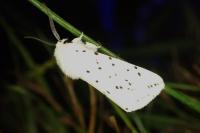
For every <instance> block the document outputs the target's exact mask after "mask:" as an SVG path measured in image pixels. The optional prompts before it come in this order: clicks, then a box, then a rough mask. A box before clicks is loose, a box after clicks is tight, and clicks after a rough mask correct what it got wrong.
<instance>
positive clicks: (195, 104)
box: [165, 86, 200, 113]
mask: <svg viewBox="0 0 200 133" xmlns="http://www.w3.org/2000/svg"><path fill="white" fill-rule="evenodd" d="M165 92H166V93H167V94H169V95H171V96H172V97H174V98H175V99H177V100H178V101H180V102H181V103H183V104H185V105H187V106H188V107H189V108H191V109H192V110H194V111H196V112H198V113H200V101H198V100H196V99H194V98H192V97H190V96H187V95H185V94H184V93H182V92H180V91H176V90H174V89H172V88H170V87H169V86H166V88H165Z"/></svg>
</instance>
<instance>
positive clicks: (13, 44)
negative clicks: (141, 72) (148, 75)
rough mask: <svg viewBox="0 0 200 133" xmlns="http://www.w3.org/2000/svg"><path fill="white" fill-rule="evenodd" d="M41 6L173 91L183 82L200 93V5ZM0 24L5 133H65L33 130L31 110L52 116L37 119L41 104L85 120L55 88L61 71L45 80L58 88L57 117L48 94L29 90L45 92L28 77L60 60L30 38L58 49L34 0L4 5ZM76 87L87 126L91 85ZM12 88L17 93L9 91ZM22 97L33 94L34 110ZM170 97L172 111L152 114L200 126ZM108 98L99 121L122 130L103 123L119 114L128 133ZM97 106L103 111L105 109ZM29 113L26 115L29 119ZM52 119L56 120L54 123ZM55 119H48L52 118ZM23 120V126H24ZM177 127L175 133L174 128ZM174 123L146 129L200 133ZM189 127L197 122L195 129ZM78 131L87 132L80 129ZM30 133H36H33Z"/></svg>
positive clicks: (98, 1)
mask: <svg viewBox="0 0 200 133" xmlns="http://www.w3.org/2000/svg"><path fill="white" fill-rule="evenodd" d="M41 2H44V3H45V4H46V5H47V6H48V7H49V8H50V9H51V10H53V11H54V12H56V13H57V14H58V15H59V16H61V17H62V18H63V19H65V20H66V21H67V22H69V23H70V24H72V25H73V26H75V27H76V28H77V29H79V30H80V31H82V32H83V33H84V34H86V35H88V36H90V37H91V38H93V39H94V40H96V41H98V42H100V43H101V44H102V46H104V47H106V48H108V49H109V50H110V51H113V52H114V53H115V54H116V55H118V56H120V57H121V58H123V59H125V60H127V61H129V62H131V63H133V64H136V65H139V66H142V67H145V68H147V69H150V70H152V71H155V72H157V73H158V74H159V75H161V76H162V77H163V79H164V80H165V81H166V84H167V85H168V83H173V84H176V83H183V84H190V85H194V86H195V87H199V86H200V78H199V77H200V68H199V65H200V56H199V52H200V47H199V42H200V39H199V38H200V21H199V12H200V10H199V5H200V2H199V1H198V0H193V1H189V0H148V1H139V0H132V1H131V0H129V1H128V0H85V1H83V0H62V1H56V0H49V1H41ZM0 24H1V25H0V27H1V28H0V66H1V69H0V72H1V76H0V83H1V88H2V89H1V94H0V97H1V98H0V102H1V107H0V108H1V117H0V121H1V123H0V124H1V127H0V132H2V133H7V132H19V133H20V132H54V131H58V130H57V128H58V129H59V131H58V132H62V131H61V130H60V129H62V128H59V126H57V127H56V126H55V127H53V129H52V130H51V129H50V130H47V129H48V128H47V127H48V126H47V127H45V126H44V125H45V124H43V123H45V122H46V121H43V120H40V121H34V122H35V123H34V124H32V125H35V126H34V127H32V128H27V127H28V126H27V124H26V120H27V119H28V118H29V117H28V116H30V114H28V113H29V112H30V110H31V111H32V112H33V114H34V115H33V116H34V118H35V119H37V120H38V118H40V115H43V113H44V114H46V113H45V111H47V110H45V111H44V110H43V111H41V112H42V113H38V112H40V111H38V108H39V107H38V105H39V104H38V103H40V104H41V103H42V105H41V106H45V107H46V108H48V111H49V110H50V112H51V111H52V112H53V113H52V114H54V115H55V119H56V120H57V119H58V118H60V116H62V115H61V114H63V112H65V113H67V114H68V115H69V116H71V115H72V119H70V120H72V121H78V120H77V119H78V118H77V119H76V117H75V119H73V118H74V112H73V110H70V109H68V108H69V105H70V104H71V103H70V102H66V99H65V97H67V96H66V95H64V93H70V92H67V90H65V89H63V86H62V85H60V86H59V82H57V81H54V80H55V77H58V79H57V80H61V79H62V76H61V75H62V74H61V72H60V71H59V70H58V69H57V67H56V65H53V67H52V66H51V69H48V70H46V69H45V71H43V70H42V74H43V76H44V78H45V80H46V81H47V83H48V85H49V86H51V87H50V88H49V91H50V95H51V97H52V98H53V99H55V101H57V102H58V103H59V104H60V106H61V107H62V108H63V110H62V111H60V110H59V111H58V110H56V109H55V107H54V106H53V107H52V106H51V102H50V103H49V101H48V100H44V99H46V98H45V96H44V95H42V94H43V93H42V94H41V93H39V92H37V90H34V89H26V88H31V87H30V86H28V87H27V86H26V83H27V82H28V83H29V82H31V83H33V84H36V85H38V87H41V88H42V85H41V86H40V83H38V78H30V77H28V76H27V73H31V72H32V73H35V70H38V68H41V67H40V65H42V64H45V62H47V63H48V61H49V60H51V58H53V49H54V48H53V47H49V46H44V44H42V43H40V42H38V41H35V40H32V39H25V38H24V37H25V36H33V37H37V38H40V39H42V40H46V41H48V42H51V43H56V39H55V38H54V36H53V35H52V32H51V29H50V26H49V20H48V17H47V16H46V15H45V14H43V13H42V12H41V11H39V10H38V9H37V8H36V7H34V6H33V5H32V4H31V3H30V2H29V1H28V0H27V1H26V0H15V1H14V0H1V1H0ZM56 28H57V31H58V33H59V34H60V36H61V38H69V39H70V40H71V39H73V38H75V36H73V35H72V34H71V33H70V32H68V31H66V30H65V29H63V28H62V27H61V26H59V25H58V24H56ZM19 43H20V44H23V45H22V46H23V47H24V48H25V49H26V50H25V51H24V50H20V48H21V46H20V45H18V44H19ZM23 52H27V53H28V54H30V55H31V57H32V59H33V60H34V62H35V64H36V66H37V67H38V68H36V67H35V66H34V67H29V66H30V65H28V63H27V62H26V61H24V60H25V59H24V58H26V55H25V56H24V57H23V56H22V55H23V54H24V53H23ZM27 60H29V59H27ZM37 83H38V84H37ZM29 85H30V84H29ZM11 86H12V87H13V86H18V87H19V86H20V87H22V88H21V89H20V90H17V91H16V90H15V89H16V88H15V89H14V91H13V88H12V87H11ZM58 86H59V88H61V89H58V90H57V89H56V88H57V87H58ZM74 86H75V88H78V87H79V86H81V87H82V88H83V89H82V88H81V90H76V93H77V97H78V99H79V100H80V101H81V102H80V104H81V106H83V107H87V109H86V108H83V110H84V112H85V115H84V117H85V121H88V119H89V115H90V114H89V108H90V107H89V105H88V101H89V90H88V89H86V88H87V85H86V84H85V83H83V82H81V81H75V85H74ZM10 87H11V88H12V89H8V88H10ZM33 88H34V87H33ZM36 88H37V87H36ZM172 88H173V87H172ZM179 88H180V87H179ZM188 88H190V87H188ZM18 89H19V88H18ZM84 89H85V91H84ZM86 90H87V91H86ZM18 91H20V94H18ZM23 91H27V92H26V94H27V93H28V95H31V98H30V97H28V98H30V99H31V100H30V103H29V104H28V105H29V106H30V108H28V109H30V110H28V109H27V107H26V106H25V105H26V104H25V103H24V101H26V100H23V99H24V97H23V96H21V93H22V92H23ZM197 92H198V93H197ZM197 92H193V91H192V92H191V91H189V92H188V91H187V92H185V94H188V95H190V96H192V97H194V98H197V99H198V98H199V91H197ZM23 93H25V92H23ZM29 93H30V94H29ZM62 93H63V94H62ZM96 93H97V94H96V95H97V99H102V96H99V95H101V94H99V93H98V92H96ZM163 95H164V96H162V100H161V101H162V102H161V104H165V105H160V104H159V103H158V104H156V105H155V107H158V108H155V109H153V110H155V111H153V114H156V113H157V112H159V113H160V114H162V115H163V116H166V118H168V115H169V116H173V117H175V120H176V118H177V119H179V120H180V121H181V122H182V123H184V122H186V123H185V124H186V125H187V122H188V121H187V120H188V119H185V117H184V116H188V117H190V115H191V117H193V118H197V119H195V120H194V119H191V121H192V122H193V123H195V124H196V125H198V123H200V121H199V114H198V113H196V112H195V111H193V110H190V109H188V108H187V107H185V106H184V105H182V104H180V103H179V102H177V101H174V102H173V104H172V103H171V102H172V99H171V98H170V97H167V98H166V95H165V94H163ZM33 97H34V98H33ZM163 97H164V98H163ZM16 99H17V100H16ZM19 99H21V100H22V101H21V100H19ZM25 99H27V97H26V98H25ZM67 99H68V98H67ZM69 99H70V98H69ZM69 99H68V100H69ZM103 99H104V100H103V102H102V103H106V104H105V107H101V109H99V111H101V110H105V111H103V113H102V114H101V113H100V114H99V113H97V119H96V120H99V123H98V122H97V123H98V124H99V125H101V124H102V123H103V124H102V125H104V126H103V128H102V132H106V131H107V132H108V131H112V132H114V131H117V130H116V127H113V126H110V125H112V122H111V123H110V122H107V119H106V120H105V119H104V118H102V117H101V116H104V117H106V118H107V117H108V116H113V115H114V116H115V117H116V119H117V121H118V125H119V129H120V131H123V132H129V131H130V127H129V126H128V125H127V124H125V123H124V122H123V120H122V119H121V118H120V117H119V116H118V115H116V114H117V113H116V112H115V111H113V109H111V105H109V103H108V101H106V100H105V99H106V98H105V97H103ZM18 100H19V101H18ZM40 100H41V101H40ZM99 101H100V100H99ZM158 101H159V100H158ZM15 102H16V103H15ZM97 103H98V104H99V102H97ZM169 103H170V104H172V107H171V109H168V108H167V109H166V108H164V109H163V108H160V107H163V106H166V105H168V104H169ZM43 104H44V105H43ZM173 105H174V106H173ZM97 107H98V106H97ZM173 107H178V108H179V107H180V109H182V110H183V112H182V113H183V114H182V115H183V117H182V116H181V115H180V114H181V113H180V114H179V113H177V112H178V111H177V110H179V109H177V108H173ZM24 108H26V109H27V110H28V111H27V110H25V109H24ZM107 108H109V109H107ZM33 109H34V110H33ZM39 109H41V108H39ZM97 110H98V109H97ZM35 112H36V113H35ZM174 112H176V113H174ZM23 113H25V114H26V115H24V116H23ZM141 113H143V111H141ZM151 113H152V112H150V114H151ZM47 114H48V113H47ZM52 114H50V113H49V115H50V116H52ZM75 114H76V112H75ZM49 115H47V116H46V117H49ZM75 116H76V115H75ZM130 116H131V117H132V115H130ZM128 117H129V115H128ZM131 117H130V118H131ZM109 118H110V117H109ZM159 118H160V117H159ZM102 119H103V120H102ZM141 119H142V121H143V120H145V118H144V119H143V118H141ZM18 120H19V121H20V122H19V123H18ZM21 121H22V122H21ZM47 121H48V120H47ZM52 121H54V119H53V120H52ZM100 121H101V122H100ZM131 121H132V124H133V125H134V126H136V130H138V131H139V132H144V131H141V129H140V127H138V125H137V124H135V121H134V119H131ZM55 123H56V122H55ZM55 123H53V122H52V123H51V124H53V125H55ZM144 123H145V122H144ZM158 123H159V122H158ZM56 124H58V125H59V124H61V125H62V126H63V125H65V124H66V123H64V124H63V123H62V121H61V122H60V121H59V122H58V123H56ZM98 124H97V125H98ZM109 124H110V125H109ZM156 124H157V123H156ZM170 124H171V125H172V126H169V125H170ZM170 124H166V125H167V127H162V126H159V128H156V126H155V125H154V126H152V125H151V124H149V123H148V122H147V123H145V124H144V125H145V128H146V130H147V131H148V132H154V131H156V132H180V131H181V132H185V131H187V130H188V131H190V132H198V131H200V129H199V128H197V127H190V126H188V127H187V126H184V124H182V125H179V126H180V129H179V128H174V127H175V126H177V125H176V124H177V123H175V124H174V123H170ZM179 124H180V123H179ZM188 124H190V123H189V122H188ZM195 124H194V125H195ZM47 125H48V124H47ZM49 125H50V124H49ZM64 127H65V128H63V129H66V128H67V129H66V130H63V132H67V131H69V132H70V131H76V132H81V131H82V130H81V129H83V132H84V131H87V128H85V127H84V126H83V125H82V126H81V124H80V125H79V124H77V125H76V126H74V127H73V126H71V125H70V124H68V123H67V124H66V125H65V126H64ZM79 128H80V130H78V129H79ZM28 129H30V130H28ZM31 129H34V131H33V130H31ZM95 129H96V130H95V131H99V130H100V129H101V128H100V127H98V126H96V128H95ZM99 132H101V131H99Z"/></svg>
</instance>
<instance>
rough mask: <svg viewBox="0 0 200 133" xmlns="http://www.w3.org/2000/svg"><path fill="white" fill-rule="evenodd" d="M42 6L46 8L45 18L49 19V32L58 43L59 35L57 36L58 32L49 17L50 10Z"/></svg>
mask: <svg viewBox="0 0 200 133" xmlns="http://www.w3.org/2000/svg"><path fill="white" fill-rule="evenodd" d="M43 5H44V7H45V8H46V13H47V16H48V17H49V25H50V28H51V31H52V33H53V35H54V37H55V38H56V39H57V40H58V41H59V40H60V35H59V34H58V32H57V30H56V27H55V25H54V22H53V19H52V17H51V15H50V10H49V8H48V7H47V6H46V5H45V4H43Z"/></svg>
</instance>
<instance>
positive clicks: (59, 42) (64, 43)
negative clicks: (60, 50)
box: [56, 38, 69, 46]
mask: <svg viewBox="0 0 200 133" xmlns="http://www.w3.org/2000/svg"><path fill="white" fill-rule="evenodd" d="M67 43H69V42H68V39H66V38H65V39H61V40H58V42H57V43H56V46H60V45H66V44H67Z"/></svg>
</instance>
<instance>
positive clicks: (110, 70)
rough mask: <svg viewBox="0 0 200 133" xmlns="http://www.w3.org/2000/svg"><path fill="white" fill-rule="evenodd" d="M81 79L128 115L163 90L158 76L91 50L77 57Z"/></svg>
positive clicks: (162, 83)
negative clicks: (79, 57)
mask: <svg viewBox="0 0 200 133" xmlns="http://www.w3.org/2000/svg"><path fill="white" fill-rule="evenodd" d="M80 56H81V58H82V59H83V61H82V64H83V65H82V72H81V76H80V78H81V79H82V80H84V81H86V82H88V83H89V84H91V85H92V86H93V87H95V88H96V89H97V90H98V91H100V92H101V93H103V94H104V95H106V96H107V97H108V98H110V99H111V100H112V101H113V102H114V103H116V104H117V105H118V106H120V107H121V108H122V109H123V110H125V111H127V112H131V111H135V110H137V109H140V108H142V107H144V106H146V105H147V104H148V103H149V102H150V101H152V100H153V99H154V98H155V97H156V96H157V95H158V94H159V93H160V91H161V90H162V89H163V88H164V82H163V80H162V78H161V77H160V76H158V75H157V74H155V73H153V72H151V71H149V70H146V69H144V68H141V67H138V66H135V65H132V64H130V63H128V62H125V61H122V60H120V59H117V58H113V57H110V56H107V55H105V54H101V53H98V52H94V51H92V50H87V49H86V52H84V53H82V55H80Z"/></svg>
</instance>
